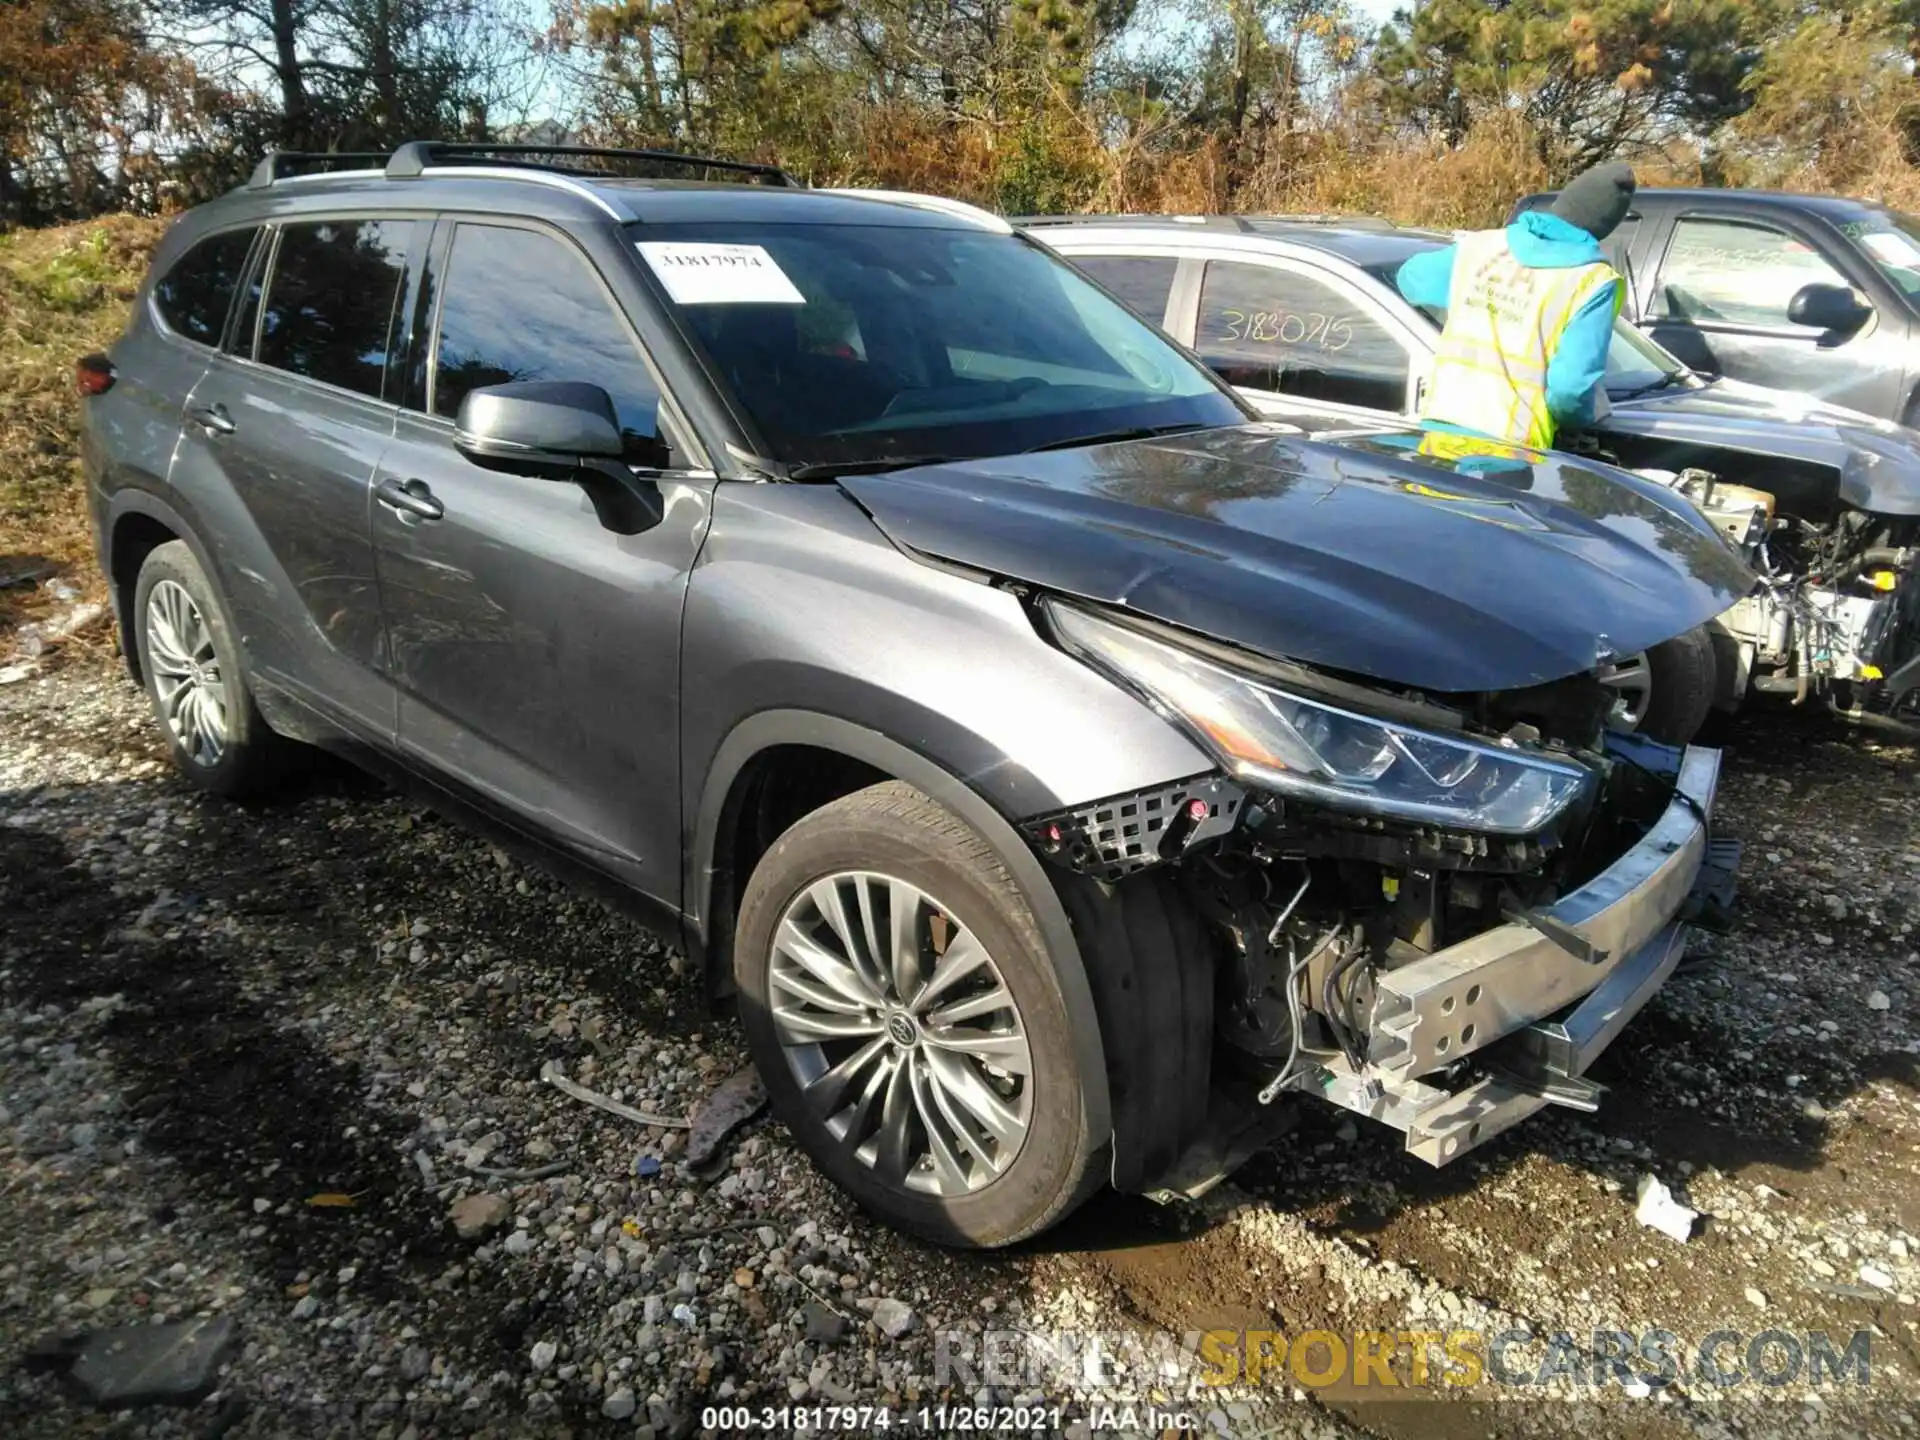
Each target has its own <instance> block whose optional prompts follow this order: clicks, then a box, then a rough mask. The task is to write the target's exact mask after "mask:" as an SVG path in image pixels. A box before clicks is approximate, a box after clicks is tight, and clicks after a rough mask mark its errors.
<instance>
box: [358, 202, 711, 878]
mask: <svg viewBox="0 0 1920 1440" xmlns="http://www.w3.org/2000/svg"><path fill="white" fill-rule="evenodd" d="M422 288H423V294H424V296H425V299H424V300H423V302H422V312H421V314H420V316H419V318H418V333H419V334H420V335H421V337H422V346H423V353H424V357H425V360H426V363H425V364H424V365H423V366H421V367H420V376H419V379H418V382H417V389H416V391H415V398H416V400H417V404H410V405H409V407H408V408H407V410H406V411H405V412H404V413H403V414H402V415H401V417H400V420H399V424H398V426H397V429H396V432H395V435H394V439H393V444H392V446H391V448H390V449H389V450H388V452H387V453H386V455H385V456H384V457H383V459H382V461H381V464H380V469H379V474H378V476H377V478H376V481H375V484H374V522H373V527H374V537H375V545H376V548H377V552H378V560H379V572H380V591H381V597H382V602H383V608H384V610H385V614H386V621H387V632H388V636H389V639H390V643H391V647H392V650H391V654H392V665H393V680H394V683H395V685H396V687H397V689H398V691H399V697H400V699H399V706H400V745H401V749H402V751H403V752H404V753H405V754H406V755H407V756H408V757H409V758H410V759H412V760H414V761H416V762H417V763H418V764H419V765H420V766H421V768H423V769H425V770H427V771H430V772H432V773H433V774H435V775H437V776H439V777H441V778H443V779H446V780H449V781H452V782H454V783H455V785H456V786H457V788H458V789H459V790H461V791H462V792H464V794H465V797H466V798H468V799H470V800H475V801H478V802H479V803H481V804H482V805H483V806H485V807H486V808H488V809H489V810H491V811H492V812H493V813H494V814H495V815H496V816H497V817H498V818H502V819H505V820H508V821H509V822H511V823H515V824H517V825H519V826H520V827H521V828H523V829H525V830H527V831H528V832H530V833H533V834H535V835H537V836H539V837H540V838H542V839H544V840H546V841H548V842H550V843H555V844H558V845H559V846H560V847H561V848H563V849H565V850H566V851H568V852H570V853H572V854H573V855H574V856H575V858H578V859H582V860H585V861H587V862H588V863H591V864H594V865H596V866H598V867H599V868H600V869H602V870H605V871H607V872H609V873H612V874H615V875H617V876H619V877H620V878H621V879H623V880H625V881H627V882H628V883H630V884H633V885H635V886H636V887H638V888H639V889H640V890H641V891H642V892H643V893H646V894H649V895H652V896H653V897H655V898H656V899H660V900H663V901H665V902H667V903H669V904H674V903H677V902H678V899H679V877H680V866H679V860H680V812H679V799H678V797H679V793H680V784H679V709H680V648H679V647H680V616H681V610H682V607H683V604H684V601H685V597H686V590H687V581H688V577H689V573H690V571H691V569H692V566H693V562H694V558H695V556H696V555H697V553H698V552H699V548H700V544H701V541H702V539H703V538H704V536H705V534H706V528H707V519H708V514H709V510H710V502H711V498H712V490H713V485H714V479H713V476H712V475H711V473H710V472H705V471H698V470H693V469H691V468H669V469H666V470H661V471H652V472H641V471H639V470H636V471H635V483H636V484H644V485H648V486H657V487H658V491H659V496H660V500H661V503H662V511H663V516H664V518H662V519H661V520H660V521H659V523H658V524H655V525H652V526H651V527H650V528H646V529H642V530H639V531H638V532H637V533H621V532H622V530H632V528H633V527H632V526H631V525H622V524H618V523H609V521H608V520H603V518H602V513H601V511H599V510H597V509H596V506H595V497H594V495H592V494H590V493H589V490H588V488H586V486H585V485H583V484H582V483H578V482H576V481H574V480H561V479H545V478H536V477H533V476H526V475H515V474H505V473H502V472H500V471H497V470H491V469H483V468H481V467H480V466H478V465H475V464H473V463H472V462H470V461H469V460H467V459H466V458H465V457H464V456H462V455H461V454H460V452H459V451H457V450H456V449H455V448H454V445H453V439H454V425H453V422H454V418H455V416H456V415H457V414H458V413H459V409H460V402H461V400H462V399H463V398H464V397H465V395H466V394H467V392H468V391H469V390H472V389H474V388H476V387H478V386H483V385H492V384H500V383H504V382H506V381H510V380H576V381H586V382H590V383H593V384H596V385H600V386H602V387H603V388H605V389H606V390H607V392H608V393H609V394H610V395H611V396H612V397H613V399H614V405H615V408H616V410H618V411H619V413H620V417H621V420H622V422H623V428H626V429H628V430H630V431H632V432H635V433H636V434H650V433H652V430H653V424H654V415H655V413H656V411H657V409H658V408H659V405H660V389H659V385H658V382H657V380H656V379H655V377H654V373H653V371H652V369H651V367H650V366H649V365H648V363H647V361H646V358H645V356H644V355H643V353H642V351H641V349H640V345H639V342H638V339H637V337H636V336H635V335H634V333H633V330H632V328H631V327H630V326H629V325H628V324H627V322H626V320H625V319H624V318H623V317H622V316H621V314H620V312H619V310H618V308H617V307H616V306H615V304H614V303H613V300H612V296H611V295H610V293H609V291H608V288H607V286H606V284H605V283H604V282H603V280H602V278H601V277H600V275H599V274H598V272H596V271H595V269H594V268H593V266H592V264H591V263H590V262H589V261H588V259H587V258H586V256H585V255H584V254H583V253H582V252H581V251H580V250H579V249H578V248H577V247H576V246H575V245H574V244H573V242H572V241H571V240H569V239H567V238H566V237H565V236H564V235H562V234H560V233H558V232H556V231H551V230H548V229H545V228H542V227H537V226H532V225H522V224H518V223H508V222H505V221H485V222H482V221H479V220H460V221H458V222H457V223H453V224H447V225H443V227H442V234H441V235H440V237H438V242H437V244H436V247H435V251H434V255H433V257H432V260H431V262H430V268H429V275H428V283H427V284H426V285H425V286H423V287H422ZM662 418H663V421H665V422H666V426H667V428H666V429H664V430H663V433H664V434H666V435H667V436H668V438H669V440H670V442H671V441H672V440H673V439H675V438H676V437H675V436H674V434H673V431H672V422H671V419H670V417H664V416H663V417H662ZM677 438H678V439H679V442H680V443H678V444H676V445H674V448H673V453H674V456H675V457H676V458H677V459H678V460H680V461H683V462H684V460H685V459H686V457H688V455H689V450H688V447H687V444H686V441H685V438H684V434H682V435H681V436H679V437H677Z"/></svg>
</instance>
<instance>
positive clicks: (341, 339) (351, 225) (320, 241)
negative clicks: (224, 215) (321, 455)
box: [259, 220, 413, 396]
mask: <svg viewBox="0 0 1920 1440" xmlns="http://www.w3.org/2000/svg"><path fill="white" fill-rule="evenodd" d="M412 232H413V222H412V221H410V220H328V221H323V222H321V223H320V224H317V225H288V226H286V227H285V228H284V229H283V230H282V231H281V232H280V248H279V251H278V252H277V253H276V254H275V256H274V261H273V275H272V277H271V279H269V281H268V282H267V297H266V302H265V304H264V305H263V307H262V310H261V316H260V352H259V359H260V362H261V363H262V364H263V365H271V366H273V367H274V368H275V369H277V370H290V371H292V372H293V373H294V374H295V375H305V376H307V377H309V378H310V379H314V380H324V381H326V382H327V383H328V384H329V385H339V386H342V387H343V388H345V389H348V390H357V391H358V392H359V393H360V394H362V395H373V396H378V395H379V394H380V384H381V380H382V378H383V377H384V376H385V374H386V369H387V350H388V347H389V345H390V344H391V338H392V330H393V315H394V308H395V307H394V302H395V300H396V298H397V297H398V296H399V294H400V290H401V282H402V280H403V278H404V277H405V273H406V266H407V244H408V242H409V240H410V239H411V237H412Z"/></svg>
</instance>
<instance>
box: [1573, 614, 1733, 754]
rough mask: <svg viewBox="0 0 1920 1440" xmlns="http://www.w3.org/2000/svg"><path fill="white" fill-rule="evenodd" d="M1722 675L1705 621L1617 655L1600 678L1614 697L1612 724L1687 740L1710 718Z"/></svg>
mask: <svg viewBox="0 0 1920 1440" xmlns="http://www.w3.org/2000/svg"><path fill="white" fill-rule="evenodd" d="M1717 677H1718V671H1717V669H1716V662H1715V659H1714V654H1713V637H1712V636H1711V635H1710V634H1708V633H1707V628H1706V627H1705V626H1704V625H1696V626H1695V627H1694V628H1693V629H1691V630H1689V631H1687V632H1686V633H1685V634H1684V635H1676V636H1674V637H1673V639H1671V640H1663V641H1662V642H1661V643H1660V644H1658V645H1655V646H1653V647H1652V648H1651V649H1649V650H1643V651H1642V652H1640V653H1639V654H1638V655H1629V656H1627V657H1625V658H1623V659H1620V660H1616V661H1615V662H1613V663H1612V664H1611V665H1607V666H1605V667H1603V668H1602V669H1601V671H1600V683H1601V684H1603V685H1605V686H1607V687H1608V688H1609V689H1610V690H1612V691H1613V697H1614V700H1613V714H1612V715H1611V716H1610V717H1609V720H1608V727H1609V728H1610V729H1614V730H1621V731H1626V732H1627V733H1629V734H1637V735H1645V736H1646V737H1647V738H1648V739H1649V740H1658V741H1660V742H1661V743H1662V744H1663V745H1685V744H1687V743H1688V742H1689V741H1691V740H1692V739H1693V737H1694V736H1695V735H1698V734H1699V733H1700V727H1701V726H1703V725H1705V724H1706V723H1707V716H1708V714H1709V713H1711V712H1712V710H1713V695H1714V684H1715V681H1716V679H1717Z"/></svg>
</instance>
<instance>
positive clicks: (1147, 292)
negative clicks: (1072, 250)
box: [1069, 255, 1180, 325]
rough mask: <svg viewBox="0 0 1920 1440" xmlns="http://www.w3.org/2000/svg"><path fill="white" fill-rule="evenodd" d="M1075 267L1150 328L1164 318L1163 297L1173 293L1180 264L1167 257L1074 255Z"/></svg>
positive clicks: (1165, 298) (1072, 257) (1165, 316)
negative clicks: (1174, 278) (1089, 276)
mask: <svg viewBox="0 0 1920 1440" xmlns="http://www.w3.org/2000/svg"><path fill="white" fill-rule="evenodd" d="M1069 258H1070V259H1072V261H1073V263H1074V265H1075V266H1077V267H1078V268H1079V269H1081V270H1083V271H1085V272H1086V273H1087V274H1089V275H1091V276H1092V277H1093V278H1094V279H1096V280H1098V281H1099V282H1100V283H1101V284H1102V285H1104V286H1106V287H1107V289H1109V290H1111V291H1112V292H1113V293H1114V294H1115V295H1117V296H1119V297H1120V300H1121V301H1122V302H1123V303H1124V304H1125V305H1126V307H1127V308H1128V309H1129V310H1131V311H1133V313H1134V314H1136V315H1138V316H1139V317H1140V318H1141V319H1142V320H1145V321H1146V322H1147V323H1148V324H1150V325H1159V324H1161V323H1163V322H1164V321H1165V320H1166V318H1167V297H1168V296H1169V295H1171V294H1172V293H1173V276H1174V272H1175V271H1176V270H1178V269H1179V268H1180V262H1179V261H1178V260H1176V259H1174V258H1173V257H1172V256H1171V255H1076V256H1071V257H1069Z"/></svg>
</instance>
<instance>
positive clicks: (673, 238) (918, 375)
mask: <svg viewBox="0 0 1920 1440" xmlns="http://www.w3.org/2000/svg"><path fill="white" fill-rule="evenodd" d="M629 233H630V234H631V235H632V236H633V239H634V242H635V244H636V246H637V248H638V250H639V252H640V256H641V259H642V261H643V262H644V263H645V264H646V265H647V266H649V267H650V268H651V269H652V271H653V273H654V275H655V276H656V277H657V278H659V280H660V283H661V287H662V289H663V291H664V292H665V294H666V297H667V301H668V306H667V308H668V309H669V310H670V311H671V312H672V314H673V315H674V318H675V319H676V320H677V321H678V322H679V324H680V326H681V328H682V330H683V331H684V333H685V334H686V335H687V336H688V338H689V339H690V340H691V341H692V343H693V345H694V347H695V349H696V350H697V351H698V352H700V356H701V359H702V361H703V362H704V364H705V366H706V368H707V371H708V374H709V375H710V376H711V378H712V379H713V381H714V383H715V384H716V385H718V386H719V387H720V389H721V390H722V391H723V392H724V393H725V395H726V396H727V398H728V399H729V400H730V401H731V402H732V404H733V405H734V407H735V408H736V410H737V412H738V413H739V414H740V415H742V416H743V417H744V418H745V419H747V420H748V421H749V423H750V426H751V429H752V430H753V431H754V432H755V433H756V442H755V443H756V444H757V445H758V446H759V447H760V449H761V453H762V454H763V455H764V456H765V457H766V458H767V459H769V460H774V461H777V462H780V463H781V464H783V465H786V466H788V467H789V468H792V469H798V468H800V467H815V466H818V467H823V468H825V469H832V468H835V467H848V466H853V467H867V468H883V467H884V466H885V465H887V464H889V463H892V464H909V463H920V462H926V461H931V460H936V459H949V458H951V459H972V458H977V457H980V456H987V455H1006V454H1011V453H1013V452H1015V451H1020V450H1031V449H1034V448H1036V447H1040V446H1062V445H1069V444H1072V443H1074V442H1075V441H1076V440H1079V439H1091V438H1094V437H1100V436H1109V437H1111V436H1115V435H1118V434H1123V433H1124V434H1132V433H1140V432H1148V433H1150V432H1155V431H1161V430H1177V429H1194V428H1200V427H1211V426H1218V425H1239V424H1243V423H1245V422H1246V421H1247V419H1248V418H1249V416H1248V412H1246V411H1245V410H1243V409H1241V407H1240V405H1239V404H1238V402H1236V401H1234V400H1232V399H1230V398H1228V396H1227V395H1226V394H1225V393H1223V391H1222V389H1221V387H1220V386H1219V385H1218V384H1217V383H1216V382H1215V381H1214V379H1213V378H1212V376H1211V375H1209V374H1208V372H1207V371H1206V370H1205V369H1203V368H1202V367H1201V366H1199V365H1196V364H1194V363H1193V362H1192V361H1191V360H1189V359H1188V358H1187V357H1186V356H1185V355H1183V354H1181V353H1180V351H1178V350H1177V349H1175V348H1174V347H1173V346H1172V345H1171V344H1170V343H1168V342H1167V341H1166V340H1165V339H1164V338H1163V337H1162V336H1161V335H1160V334H1159V333H1158V332H1157V331H1155V330H1153V329H1152V328H1151V327H1149V326H1148V325H1146V324H1144V323H1143V322H1142V321H1140V320H1138V319H1136V318H1135V317H1134V316H1133V314H1132V313H1131V312H1129V311H1128V310H1127V309H1126V308H1125V307H1124V306H1122V305H1120V304H1118V303H1117V302H1115V301H1113V300H1110V299H1108V298H1107V297H1106V295H1104V294H1103V293H1101V292H1100V291H1099V290H1098V289H1096V288H1094V286H1092V285H1091V284H1089V283H1088V282H1087V281H1086V280H1084V279H1082V278H1081V277H1080V276H1079V275H1078V274H1077V273H1075V272H1074V271H1073V270H1071V269H1069V268H1068V267H1067V266H1066V265H1064V264H1062V263H1060V262H1059V261H1058V260H1056V259H1054V258H1053V256H1052V255H1051V254H1049V253H1048V252H1047V251H1045V250H1043V249H1041V248H1040V247H1039V246H1037V245H1034V244H1032V243H1030V242H1028V241H1026V240H1024V239H1022V238H1019V237H1017V236H1013V235H1006V234H1000V233H997V232H992V231H979V230H971V229H968V230H959V229H945V228H937V227H933V226H924V225H900V226H886V225H791V224H787V225H775V224H758V223H752V222H736V223H708V224H671V225H645V226H635V227H634V228H633V229H632V231H630V232H629Z"/></svg>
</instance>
